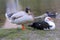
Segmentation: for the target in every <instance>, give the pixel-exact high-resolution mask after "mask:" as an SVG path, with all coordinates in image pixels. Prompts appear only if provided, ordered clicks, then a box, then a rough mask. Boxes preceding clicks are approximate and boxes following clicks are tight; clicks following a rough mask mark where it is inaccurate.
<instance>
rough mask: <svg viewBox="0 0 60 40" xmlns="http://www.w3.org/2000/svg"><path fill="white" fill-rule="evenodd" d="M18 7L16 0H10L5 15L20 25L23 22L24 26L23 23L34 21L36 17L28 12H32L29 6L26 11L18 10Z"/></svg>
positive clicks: (10, 20)
mask: <svg viewBox="0 0 60 40" xmlns="http://www.w3.org/2000/svg"><path fill="white" fill-rule="evenodd" d="M17 5H18V4H17ZM16 9H17V8H16V3H15V0H10V1H9V0H8V1H7V8H6V13H5V16H6V18H7V19H8V20H9V22H11V23H14V24H18V25H20V24H22V26H24V25H23V24H25V23H29V22H31V21H34V17H33V16H32V15H29V14H28V13H30V9H29V8H26V10H25V11H18V10H16Z"/></svg>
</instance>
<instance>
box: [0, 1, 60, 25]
mask: <svg viewBox="0 0 60 40" xmlns="http://www.w3.org/2000/svg"><path fill="white" fill-rule="evenodd" d="M5 1H6V0H0V25H3V23H4V21H5V16H4V15H5V11H6V10H5V9H6V2H5ZM19 3H20V5H21V6H22V8H23V10H25V8H26V7H29V8H31V11H32V12H33V13H34V15H35V16H38V15H41V14H43V13H44V12H46V11H47V10H49V11H52V10H59V7H60V6H59V4H60V0H19Z"/></svg>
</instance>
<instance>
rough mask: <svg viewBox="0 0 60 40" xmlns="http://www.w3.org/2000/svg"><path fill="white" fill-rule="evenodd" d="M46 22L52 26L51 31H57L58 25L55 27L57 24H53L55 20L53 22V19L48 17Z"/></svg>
mask: <svg viewBox="0 0 60 40" xmlns="http://www.w3.org/2000/svg"><path fill="white" fill-rule="evenodd" d="M44 21H45V22H47V23H48V24H49V26H51V27H50V29H49V30H54V29H55V27H56V25H55V23H54V22H53V20H52V18H51V17H46V18H45V20H44ZM45 30H46V29H45ZM47 30H48V29H47Z"/></svg>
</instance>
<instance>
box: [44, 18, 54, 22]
mask: <svg viewBox="0 0 60 40" xmlns="http://www.w3.org/2000/svg"><path fill="white" fill-rule="evenodd" d="M44 21H45V22H49V21H51V22H53V19H52V18H51V17H46V18H45V20H44Z"/></svg>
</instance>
